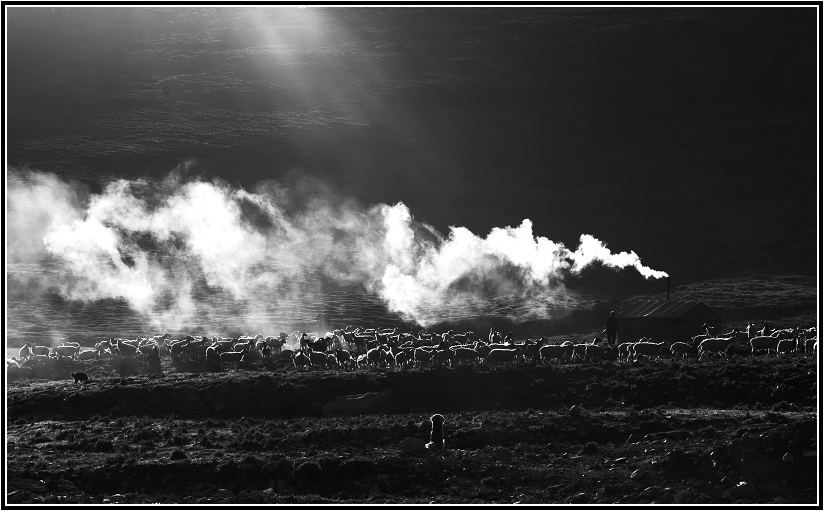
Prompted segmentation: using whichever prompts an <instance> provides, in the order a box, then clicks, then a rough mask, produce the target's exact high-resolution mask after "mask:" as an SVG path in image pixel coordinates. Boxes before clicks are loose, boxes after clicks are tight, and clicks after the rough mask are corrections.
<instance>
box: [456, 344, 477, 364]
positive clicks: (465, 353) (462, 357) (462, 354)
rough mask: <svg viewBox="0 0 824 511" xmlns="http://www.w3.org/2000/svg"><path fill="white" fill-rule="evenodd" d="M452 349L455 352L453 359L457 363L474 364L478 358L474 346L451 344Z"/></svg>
mask: <svg viewBox="0 0 824 511" xmlns="http://www.w3.org/2000/svg"><path fill="white" fill-rule="evenodd" d="M453 351H454V353H455V361H456V362H457V365H461V364H469V365H472V366H474V365H475V362H476V361H477V360H478V352H477V351H475V349H474V348H468V347H465V346H453Z"/></svg>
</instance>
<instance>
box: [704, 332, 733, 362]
mask: <svg viewBox="0 0 824 511" xmlns="http://www.w3.org/2000/svg"><path fill="white" fill-rule="evenodd" d="M734 342H735V339H732V338H731V339H727V338H724V337H716V338H713V339H704V340H703V341H701V344H699V345H698V361H699V362H700V361H701V359H702V358H703V356H704V354H705V353H717V354H719V355H720V354H722V353H723V354H724V355H726V354H727V348H729V347H730V345H731V344H733V343H734Z"/></svg>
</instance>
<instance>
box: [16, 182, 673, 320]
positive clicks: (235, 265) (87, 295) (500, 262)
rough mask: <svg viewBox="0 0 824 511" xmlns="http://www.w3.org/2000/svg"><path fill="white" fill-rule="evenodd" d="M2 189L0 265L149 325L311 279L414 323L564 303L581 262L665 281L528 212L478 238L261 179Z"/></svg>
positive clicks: (314, 292) (238, 304) (216, 316)
mask: <svg viewBox="0 0 824 511" xmlns="http://www.w3.org/2000/svg"><path fill="white" fill-rule="evenodd" d="M8 183H9V185H8V190H7V191H8V197H9V199H8V205H7V206H8V216H7V229H8V231H7V232H8V238H7V239H8V241H7V249H11V250H10V251H7V254H9V255H8V258H9V261H10V262H32V261H36V260H39V259H42V258H44V257H50V258H51V259H52V260H54V261H56V263H57V264H58V265H59V267H60V268H61V271H60V272H58V274H59V276H58V277H57V278H55V277H54V276H52V277H51V280H50V282H49V284H50V285H51V286H52V287H54V288H57V289H58V290H59V292H60V293H61V294H62V295H63V296H65V297H67V298H69V299H72V300H86V301H93V300H99V299H103V298H114V299H119V300H123V301H125V302H127V303H128V304H129V306H130V307H131V308H132V309H134V310H135V311H137V312H138V313H140V314H143V315H145V317H146V318H147V320H148V321H149V322H150V324H151V325H152V327H154V328H158V329H161V330H162V329H168V328H175V327H179V326H183V325H187V324H193V322H196V321H203V318H204V317H206V318H207V320H208V321H211V322H218V323H221V324H226V325H230V324H231V323H232V322H234V323H235V325H234V326H235V327H241V328H242V327H243V326H244V325H260V324H261V323H264V324H265V323H266V318H267V317H268V316H270V315H271V313H272V311H273V310H275V309H277V310H290V309H289V308H290V307H295V308H299V307H301V305H302V304H303V305H305V303H307V302H306V297H308V296H315V297H317V296H318V295H320V294H322V293H323V291H322V290H321V285H320V283H319V282H318V279H317V278H313V275H316V274H321V275H323V276H325V277H326V278H328V279H331V280H332V281H335V282H339V283H343V284H360V285H362V286H363V287H364V288H365V289H366V290H367V291H369V292H370V293H373V294H374V295H375V296H378V297H380V298H381V300H383V301H384V302H385V303H386V305H387V306H388V308H389V309H391V310H392V311H396V312H398V313H400V315H401V316H402V317H403V318H405V319H407V320H411V321H415V322H417V323H418V324H420V325H423V326H426V325H428V324H432V323H434V322H438V321H445V320H450V319H454V318H450V317H449V314H450V313H454V312H455V311H460V310H463V311H467V310H469V311H479V310H482V308H483V307H484V304H489V303H494V302H495V301H496V300H498V299H500V298H501V297H510V296H518V297H521V298H522V299H523V300H525V303H526V304H527V305H526V308H527V309H540V308H541V307H543V306H545V305H546V304H547V303H552V302H553V301H556V300H565V299H567V298H568V297H567V296H566V293H565V288H564V277H565V276H568V275H571V274H576V273H580V272H581V271H582V270H583V269H584V268H586V267H587V266H589V265H591V264H593V263H594V262H600V263H601V264H603V265H605V266H609V267H614V268H628V267H631V268H635V269H636V270H637V271H638V272H639V273H640V274H641V275H643V276H644V277H645V278H650V277H652V278H661V277H665V276H666V273H664V272H661V271H656V270H652V269H650V268H648V267H646V266H643V265H642V264H641V261H640V259H639V258H638V256H637V255H636V254H635V253H634V252H630V253H626V252H621V253H619V254H613V253H611V252H610V250H609V249H608V248H607V247H606V246H605V245H604V244H603V243H602V242H601V241H599V240H597V239H596V238H594V237H592V236H590V235H586V234H585V235H582V236H581V239H580V245H579V246H578V248H577V249H575V250H570V249H568V248H566V247H565V246H564V245H563V244H561V243H555V242H553V241H551V240H549V239H547V238H545V237H542V236H535V235H534V233H533V226H532V222H531V221H530V220H528V219H525V220H524V221H523V222H522V223H521V225H520V226H518V227H514V228H513V227H504V228H495V229H492V231H491V232H490V233H489V234H488V235H487V236H486V237H480V236H478V235H476V234H474V233H472V232H470V231H469V230H468V229H466V228H463V227H451V228H450V230H449V233H448V234H447V235H446V236H443V235H442V234H440V233H439V232H437V231H436V230H435V229H434V228H433V227H431V226H428V225H426V224H423V223H421V222H417V221H416V220H415V219H414V218H413V216H412V214H411V212H410V211H409V209H408V208H407V207H406V206H405V205H404V204H403V203H397V204H394V205H386V204H380V205H377V206H373V207H361V206H359V205H357V204H356V203H355V202H353V201H349V200H344V199H341V198H338V197H334V195H333V194H331V193H329V192H328V190H327V191H325V192H320V193H314V194H303V193H300V192H299V191H296V190H294V189H291V188H285V187H283V186H281V185H279V184H278V183H274V182H266V183H260V184H259V185H258V186H257V187H256V188H255V190H254V191H247V190H244V189H240V188H237V187H233V186H230V185H228V184H226V183H224V182H222V181H219V180H216V179H213V180H208V181H207V180H204V179H183V178H182V177H181V176H180V175H179V174H177V173H173V174H171V175H170V176H169V177H167V178H166V179H165V180H163V181H162V182H156V181H146V180H123V179H121V180H116V181H112V182H110V183H108V184H107V185H106V186H105V187H104V189H103V191H102V193H99V194H90V193H88V192H87V191H85V190H84V189H83V188H82V187H78V186H76V185H73V184H70V183H67V182H65V181H63V180H61V179H59V178H57V177H56V176H54V175H49V174H42V173H24V172H19V171H12V172H11V173H10V174H9V181H8ZM315 188H317V187H315ZM320 188H322V186H320ZM195 318H197V319H195Z"/></svg>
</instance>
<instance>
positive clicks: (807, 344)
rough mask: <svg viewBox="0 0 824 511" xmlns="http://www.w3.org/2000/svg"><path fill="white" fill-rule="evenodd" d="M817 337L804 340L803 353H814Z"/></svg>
mask: <svg viewBox="0 0 824 511" xmlns="http://www.w3.org/2000/svg"><path fill="white" fill-rule="evenodd" d="M817 342H818V339H816V338H812V339H807V340H806V341H804V353H815V345H816V343H817Z"/></svg>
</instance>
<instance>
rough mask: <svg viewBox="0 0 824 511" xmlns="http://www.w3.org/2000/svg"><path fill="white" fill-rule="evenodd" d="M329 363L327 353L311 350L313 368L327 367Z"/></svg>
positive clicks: (310, 360)
mask: <svg viewBox="0 0 824 511" xmlns="http://www.w3.org/2000/svg"><path fill="white" fill-rule="evenodd" d="M327 362H328V359H327V358H326V353H321V352H319V351H315V350H309V363H310V364H311V365H312V367H326V364H327Z"/></svg>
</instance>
